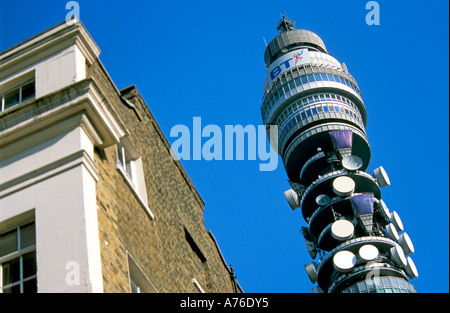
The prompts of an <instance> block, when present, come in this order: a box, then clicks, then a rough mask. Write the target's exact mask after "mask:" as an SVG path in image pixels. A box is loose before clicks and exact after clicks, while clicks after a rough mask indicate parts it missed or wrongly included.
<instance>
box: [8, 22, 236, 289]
mask: <svg viewBox="0 0 450 313" xmlns="http://www.w3.org/2000/svg"><path fill="white" fill-rule="evenodd" d="M99 54H100V50H99V48H98V47H97V46H96V44H95V42H94V41H93V39H92V38H91V37H90V35H89V33H88V32H87V31H86V29H85V28H84V26H83V25H82V24H81V23H80V22H78V21H77V22H76V23H73V24H70V25H68V24H66V23H60V24H58V25H55V26H54V27H52V28H50V29H48V30H46V31H44V32H42V33H40V34H37V35H36V36H33V37H31V38H29V39H27V40H25V41H23V42H21V43H19V44H18V45H16V46H13V47H11V48H10V49H7V50H5V51H3V52H1V53H0V99H1V100H2V102H1V105H2V106H1V110H0V244H2V245H10V243H8V242H7V241H5V240H6V239H2V238H7V236H9V235H8V234H11V233H12V232H18V231H20V229H21V227H22V226H23V225H29V223H33V225H34V227H35V234H34V235H35V236H34V237H35V238H34V239H33V240H34V241H33V244H32V245H31V246H29V247H27V248H26V249H25V250H24V249H22V248H21V247H14V246H11V247H12V248H11V249H10V248H8V249H10V250H7V252H5V253H3V252H4V251H6V250H5V249H0V252H1V253H0V271H1V270H2V267H3V266H5V267H8V266H10V265H11V264H12V262H16V261H17V262H18V260H20V259H21V258H23V257H24V255H25V253H28V255H29V254H30V253H32V254H33V256H34V257H35V259H36V264H35V265H36V266H34V267H33V266H32V270H33V275H32V276H30V277H28V278H27V277H22V275H18V276H17V277H19V276H20V277H22V278H20V280H19V281H15V280H14V279H13V278H12V276H11V277H6V276H5V277H6V278H5V277H3V278H2V279H1V280H0V291H2V292H9V291H12V290H16V291H19V292H25V291H26V286H29V285H30V281H32V282H36V283H35V285H34V286H33V290H37V291H38V292H110V293H119V292H120V293H126V292H160V293H161V292H162V293H167V292H170V293H175V292H227V293H228V292H230V293H231V292H236V291H237V292H242V289H241V288H240V286H239V284H238V283H237V281H236V280H235V279H233V276H234V275H233V273H232V271H231V270H230V268H229V267H228V265H227V264H226V263H225V260H224V258H223V256H222V254H221V252H220V250H219V248H218V245H217V242H216V241H215V239H214V237H213V235H212V233H211V232H210V231H207V230H206V229H205V225H204V219H203V207H204V203H203V201H202V199H201V197H200V195H199V194H198V193H197V191H196V189H195V187H194V185H193V184H192V182H191V180H190V179H189V177H188V175H187V173H186V172H185V170H184V169H183V167H182V166H181V164H180V163H179V162H178V161H176V160H174V159H173V158H172V157H171V153H170V145H169V143H168V141H167V139H166V138H165V136H164V134H163V133H162V131H161V129H160V128H159V126H158V124H157V122H156V121H155V118H154V117H153V115H152V113H151V111H150V109H149V108H148V106H147V104H146V103H145V101H144V100H143V97H142V96H141V95H140V94H139V92H138V91H137V89H136V88H135V87H134V86H130V87H127V88H125V89H123V90H121V91H120V90H118V89H117V87H116V86H115V84H114V82H113V81H112V80H111V78H110V76H109V75H108V73H107V71H106V70H105V68H104V67H103V65H102V63H101V61H100V60H99V58H98V56H99ZM23 86H32V87H33V88H32V89H31V90H32V91H31V92H30V95H29V96H27V94H26V93H25V92H24V90H26V88H25V87H23ZM27 88H28V87H27ZM15 93H17V94H18V95H20V97H18V99H19V100H18V101H17V103H14V102H11V99H12V98H11V96H10V95H11V94H15ZM26 96H27V97H26ZM2 236H3V237H2ZM5 236H6V237H5ZM2 240H3V241H2ZM2 248H3V247H2ZM2 251H3V252H2Z"/></svg>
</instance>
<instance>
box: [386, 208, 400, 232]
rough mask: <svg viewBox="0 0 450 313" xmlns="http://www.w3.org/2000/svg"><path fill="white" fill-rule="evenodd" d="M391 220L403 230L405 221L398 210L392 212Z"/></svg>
mask: <svg viewBox="0 0 450 313" xmlns="http://www.w3.org/2000/svg"><path fill="white" fill-rule="evenodd" d="M389 221H390V222H391V223H392V224H394V226H395V228H396V229H397V231H403V223H402V220H401V219H400V216H399V215H398V213H397V212H395V211H392V213H391V214H390V215H389Z"/></svg>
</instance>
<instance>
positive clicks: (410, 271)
mask: <svg viewBox="0 0 450 313" xmlns="http://www.w3.org/2000/svg"><path fill="white" fill-rule="evenodd" d="M406 263H407V264H406V267H405V272H406V275H408V276H409V278H411V279H414V278H417V277H418V276H419V272H418V271H417V267H416V264H414V262H413V260H412V259H411V257H407V258H406Z"/></svg>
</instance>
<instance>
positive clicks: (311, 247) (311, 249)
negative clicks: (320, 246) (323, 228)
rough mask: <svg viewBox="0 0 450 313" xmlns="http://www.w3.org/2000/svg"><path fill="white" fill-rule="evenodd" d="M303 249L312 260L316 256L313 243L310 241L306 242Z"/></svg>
mask: <svg viewBox="0 0 450 313" xmlns="http://www.w3.org/2000/svg"><path fill="white" fill-rule="evenodd" d="M305 247H306V249H307V250H308V253H309V256H310V257H311V258H312V259H313V260H314V259H315V258H316V256H317V249H316V246H315V245H314V243H313V242H312V241H309V240H306V241H305Z"/></svg>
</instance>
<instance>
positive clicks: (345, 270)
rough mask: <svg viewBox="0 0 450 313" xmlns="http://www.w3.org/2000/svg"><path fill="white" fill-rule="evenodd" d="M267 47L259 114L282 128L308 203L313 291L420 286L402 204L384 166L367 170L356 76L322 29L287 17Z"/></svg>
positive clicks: (282, 145)
mask: <svg viewBox="0 0 450 313" xmlns="http://www.w3.org/2000/svg"><path fill="white" fill-rule="evenodd" d="M277 29H278V31H279V35H278V36H277V37H276V38H274V39H273V40H272V41H271V42H270V43H269V44H268V45H267V48H266V50H265V53H264V61H265V64H266V67H267V70H266V73H267V74H266V79H265V81H264V87H263V89H264V95H263V99H262V105H261V115H262V119H263V121H264V124H265V125H266V126H270V125H277V126H278V137H277V139H278V142H277V143H273V142H272V143H271V144H272V145H274V144H278V153H279V154H280V156H281V157H282V160H283V163H284V166H285V170H286V173H287V176H288V178H289V183H290V185H291V187H292V189H289V190H287V191H286V192H285V196H286V199H287V201H288V203H289V205H290V207H291V208H292V209H293V210H295V209H298V208H301V212H302V215H303V218H304V220H305V221H306V223H307V227H305V226H302V227H301V233H302V235H303V237H304V239H305V245H306V248H307V250H308V252H309V254H310V256H311V258H312V259H313V261H312V262H309V263H307V264H305V270H306V273H307V275H308V277H309V279H310V280H311V282H312V283H313V284H317V285H315V286H314V287H313V289H312V290H313V292H325V293H339V292H356V293H361V292H409V293H411V292H416V289H415V288H414V286H413V285H412V284H411V283H410V282H409V280H408V277H409V278H410V279H413V278H415V277H417V276H418V272H417V269H416V266H415V265H414V262H413V260H412V259H411V257H410V256H409V255H410V254H412V253H413V252H414V246H413V244H412V242H411V239H410V238H409V236H408V234H407V233H406V232H404V227H403V223H402V221H401V219H400V217H399V215H398V213H397V212H396V211H392V212H391V211H390V210H389V209H388V207H387V205H386V204H385V203H384V201H383V200H382V199H381V188H384V187H387V186H389V185H390V181H389V178H388V176H387V174H386V171H385V170H384V169H383V167H381V166H380V167H378V168H376V169H375V170H373V172H371V173H370V174H369V173H366V172H365V171H366V170H367V168H368V165H369V162H370V158H371V149H370V146H369V142H368V139H367V135H366V132H365V126H366V123H367V113H366V109H365V106H364V102H363V99H362V95H361V91H360V89H359V87H358V84H357V82H356V81H355V79H354V78H353V77H352V75H351V74H350V73H349V72H348V70H347V67H346V66H345V64H344V63H340V62H339V61H338V60H336V59H335V58H334V57H332V56H331V55H329V54H328V52H327V49H326V47H325V44H324V42H323V41H322V39H321V38H320V37H319V36H317V35H316V34H315V33H313V32H311V31H308V30H303V29H295V28H294V22H293V21H291V20H289V19H287V18H286V17H284V16H283V17H282V20H281V21H280V22H279V23H278V25H277Z"/></svg>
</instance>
